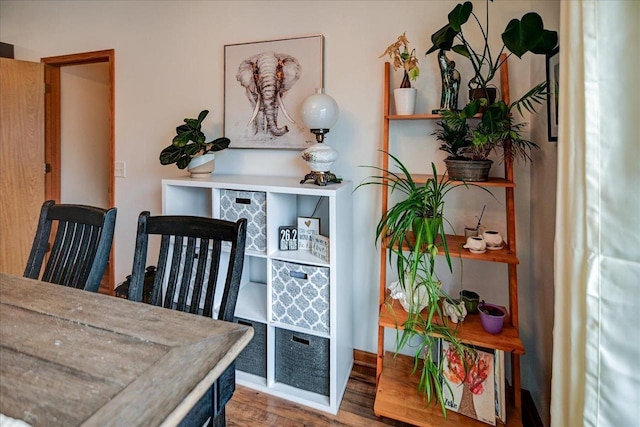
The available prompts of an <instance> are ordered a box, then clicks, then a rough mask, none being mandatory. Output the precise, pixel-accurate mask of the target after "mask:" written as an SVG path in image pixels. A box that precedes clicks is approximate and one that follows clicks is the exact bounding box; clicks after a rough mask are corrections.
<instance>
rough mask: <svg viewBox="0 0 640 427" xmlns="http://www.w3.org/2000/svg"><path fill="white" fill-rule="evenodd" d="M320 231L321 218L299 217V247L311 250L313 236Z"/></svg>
mask: <svg viewBox="0 0 640 427" xmlns="http://www.w3.org/2000/svg"><path fill="white" fill-rule="evenodd" d="M319 233H320V218H310V217H304V216H299V217H298V249H300V250H304V251H310V250H311V236H314V235H317V234H319Z"/></svg>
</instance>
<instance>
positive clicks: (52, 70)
mask: <svg viewBox="0 0 640 427" xmlns="http://www.w3.org/2000/svg"><path fill="white" fill-rule="evenodd" d="M40 62H42V63H43V64H45V66H44V69H45V70H44V81H45V109H44V110H45V120H44V127H45V131H44V135H45V137H44V158H45V163H46V166H45V170H46V173H45V184H44V187H45V188H44V194H45V200H54V201H55V202H56V203H60V187H61V161H60V151H61V150H60V144H61V141H60V127H61V126H60V122H61V111H60V97H61V91H60V88H61V83H60V80H61V79H60V69H61V68H62V67H66V66H70V65H85V64H95V63H99V62H107V63H108V64H109V158H108V161H109V180H108V189H107V193H108V199H109V206H110V207H111V206H115V178H114V176H115V175H114V172H115V170H114V169H115V122H114V119H115V50H114V49H107V50H99V51H94V52H84V53H74V54H70V55H60V56H50V57H46V58H41V59H40ZM114 247H115V245H112V247H111V257H110V262H109V266H108V267H107V273H108V277H109V279H108V287H109V289H108V293H110V294H113V290H114V274H115V273H114V272H115V266H114V262H113V261H114V256H113V252H114Z"/></svg>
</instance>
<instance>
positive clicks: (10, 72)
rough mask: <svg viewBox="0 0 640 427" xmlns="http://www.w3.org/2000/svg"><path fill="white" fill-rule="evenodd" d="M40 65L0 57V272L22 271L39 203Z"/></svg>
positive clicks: (41, 152)
mask: <svg viewBox="0 0 640 427" xmlns="http://www.w3.org/2000/svg"><path fill="white" fill-rule="evenodd" d="M44 176H45V174H44V65H43V64H41V63H35V62H26V61H17V60H14V59H7V58H0V271H2V272H7V273H12V274H16V275H20V276H21V275H22V274H23V273H24V268H25V265H26V264H27V259H28V257H29V251H30V250H31V244H32V243H33V236H34V235H35V230H36V226H37V224H38V216H39V214H40V207H41V206H42V203H43V202H44Z"/></svg>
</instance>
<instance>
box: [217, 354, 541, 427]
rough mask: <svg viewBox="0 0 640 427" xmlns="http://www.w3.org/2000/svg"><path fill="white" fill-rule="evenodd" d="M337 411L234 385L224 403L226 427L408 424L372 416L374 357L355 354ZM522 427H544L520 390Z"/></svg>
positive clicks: (527, 397)
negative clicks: (234, 387) (330, 411)
mask: <svg viewBox="0 0 640 427" xmlns="http://www.w3.org/2000/svg"><path fill="white" fill-rule="evenodd" d="M355 353H356V354H355V362H354V363H355V364H354V367H353V370H352V371H351V376H350V378H349V382H348V383H347V390H346V391H345V394H344V398H343V399H342V404H341V405H340V411H338V414H337V415H331V414H328V413H326V412H322V411H318V410H315V409H311V408H308V407H306V406H303V405H298V404H296V403H293V402H289V401H288V400H284V399H280V398H277V397H274V396H271V395H268V394H266V393H262V392H259V391H255V390H253V389H250V388H247V387H242V386H237V388H236V391H235V393H234V395H233V397H232V398H231V401H229V403H227V406H226V413H227V417H226V419H227V426H228V427H248V426H251V427H263V426H269V427H271V426H273V427H322V426H353V427H382V426H396V427H406V426H410V425H409V424H406V423H402V422H399V421H396V420H392V419H388V418H379V417H376V416H375V415H374V414H373V401H374V397H375V355H373V354H370V353H364V352H360V351H356V352H355ZM522 403H523V411H522V414H523V420H522V422H523V427H543V424H542V422H541V421H540V417H539V415H538V413H537V411H536V408H535V405H534V403H533V400H532V399H531V395H530V394H529V392H528V391H526V390H523V395H522Z"/></svg>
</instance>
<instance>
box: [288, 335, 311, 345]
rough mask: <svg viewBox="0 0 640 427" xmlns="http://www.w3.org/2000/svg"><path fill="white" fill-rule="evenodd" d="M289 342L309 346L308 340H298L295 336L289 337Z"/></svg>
mask: <svg viewBox="0 0 640 427" xmlns="http://www.w3.org/2000/svg"><path fill="white" fill-rule="evenodd" d="M291 341H293V342H297V343H299V344H304V345H309V340H308V339H305V338H300V337H297V336H295V335H291Z"/></svg>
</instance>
